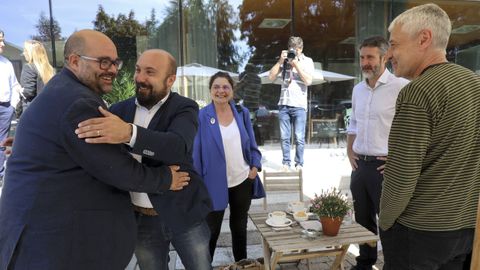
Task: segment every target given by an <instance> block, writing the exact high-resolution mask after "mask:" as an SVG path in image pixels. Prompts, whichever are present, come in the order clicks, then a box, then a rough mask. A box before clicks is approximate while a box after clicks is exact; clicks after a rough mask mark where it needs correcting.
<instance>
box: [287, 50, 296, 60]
mask: <svg viewBox="0 0 480 270" xmlns="http://www.w3.org/2000/svg"><path fill="white" fill-rule="evenodd" d="M295 56H297V53H296V52H295V50H293V49H290V50H288V53H287V58H288V59H293V58H295Z"/></svg>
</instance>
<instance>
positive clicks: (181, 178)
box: [168, 165, 190, 191]
mask: <svg viewBox="0 0 480 270" xmlns="http://www.w3.org/2000/svg"><path fill="white" fill-rule="evenodd" d="M168 167H170V171H171V172H172V184H171V185H170V190H173V191H178V190H182V189H183V188H184V187H185V186H187V185H188V182H189V181H190V176H189V174H188V173H187V172H181V171H179V170H180V167H179V166H175V165H172V166H168Z"/></svg>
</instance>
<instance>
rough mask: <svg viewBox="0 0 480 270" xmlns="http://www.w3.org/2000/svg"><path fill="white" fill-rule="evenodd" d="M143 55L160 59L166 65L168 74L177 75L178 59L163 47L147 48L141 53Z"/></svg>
mask: <svg viewBox="0 0 480 270" xmlns="http://www.w3.org/2000/svg"><path fill="white" fill-rule="evenodd" d="M142 57H152V58H155V59H156V60H157V61H160V63H161V64H162V65H165V66H166V72H167V74H166V75H167V76H170V75H176V74H177V61H176V60H175V58H174V57H173V56H172V55H171V54H170V53H169V52H167V51H165V50H162V49H150V50H146V51H144V52H143V53H142V55H140V57H139V59H138V60H139V61H140V58H142Z"/></svg>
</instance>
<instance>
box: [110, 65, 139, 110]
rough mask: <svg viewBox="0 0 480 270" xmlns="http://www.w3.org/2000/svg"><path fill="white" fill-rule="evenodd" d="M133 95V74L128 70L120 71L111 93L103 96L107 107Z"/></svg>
mask: <svg viewBox="0 0 480 270" xmlns="http://www.w3.org/2000/svg"><path fill="white" fill-rule="evenodd" d="M134 95H135V82H134V81H133V74H132V72H130V71H128V70H122V71H120V73H119V74H118V76H117V78H116V79H115V81H114V82H113V87H112V91H111V92H110V93H108V94H106V95H104V96H103V99H104V100H105V102H107V104H108V105H112V104H115V103H117V102H119V101H122V100H125V99H127V98H130V97H133V96H134Z"/></svg>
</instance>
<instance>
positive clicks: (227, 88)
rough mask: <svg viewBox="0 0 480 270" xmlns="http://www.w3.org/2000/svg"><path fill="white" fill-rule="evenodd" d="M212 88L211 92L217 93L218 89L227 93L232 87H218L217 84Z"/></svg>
mask: <svg viewBox="0 0 480 270" xmlns="http://www.w3.org/2000/svg"><path fill="white" fill-rule="evenodd" d="M212 88H213V90H215V91H218V90H220V89H223V91H229V90H232V87H230V86H229V85H223V86H222V85H218V84H214V85H212Z"/></svg>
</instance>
